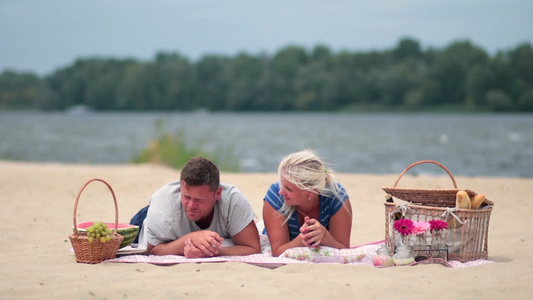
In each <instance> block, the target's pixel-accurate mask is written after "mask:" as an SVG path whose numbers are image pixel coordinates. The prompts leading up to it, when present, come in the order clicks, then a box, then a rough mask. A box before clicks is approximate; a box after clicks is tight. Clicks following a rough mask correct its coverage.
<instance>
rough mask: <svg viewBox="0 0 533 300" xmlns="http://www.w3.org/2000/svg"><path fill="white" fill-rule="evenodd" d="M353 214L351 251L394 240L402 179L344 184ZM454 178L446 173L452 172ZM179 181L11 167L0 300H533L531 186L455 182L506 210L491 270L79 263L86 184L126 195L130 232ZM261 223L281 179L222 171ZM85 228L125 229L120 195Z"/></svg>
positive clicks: (345, 177)
mask: <svg viewBox="0 0 533 300" xmlns="http://www.w3.org/2000/svg"><path fill="white" fill-rule="evenodd" d="M337 175H338V178H339V179H340V181H341V183H342V184H343V185H344V186H345V187H346V189H347V190H348V192H349V194H350V198H351V201H352V206H353V208H354V216H353V217H354V222H353V229H352V237H351V243H352V245H358V244H363V243H368V242H373V241H377V240H381V239H383V238H384V205H383V200H384V192H383V190H382V189H381V187H383V186H391V185H392V184H393V183H394V181H395V179H396V178H397V176H398V175H397V174H390V175H371V174H337ZM444 175H446V174H444ZM444 175H443V176H440V177H426V176H420V177H412V176H409V175H406V176H404V177H403V178H402V180H401V182H400V186H403V187H416V188H452V183H451V180H450V178H449V177H448V176H447V175H446V176H444ZM178 176H179V172H178V171H176V170H172V169H169V168H166V167H161V166H154V165H79V164H55V163H54V164H50V163H28V162H6V161H0V197H1V200H0V213H1V214H2V222H1V224H2V225H1V226H2V227H1V233H0V239H1V243H2V245H3V249H4V250H2V257H1V259H0V299H148V298H153V299H337V298H338V299H391V298H395V299H453V298H461V299H527V298H531V295H532V293H533V287H532V285H531V282H533V272H532V270H533V251H532V248H533V239H532V237H533V236H532V230H531V227H530V226H529V225H530V220H531V216H532V213H533V211H532V209H531V208H532V207H533V205H532V203H531V202H532V201H533V199H532V197H531V195H533V179H532V178H487V177H456V178H455V179H456V181H457V183H458V186H459V188H468V189H471V190H474V191H476V192H478V193H484V194H485V195H487V198H488V199H490V200H492V201H493V202H494V203H495V207H494V210H493V212H492V214H491V219H490V227H489V243H488V244H489V260H491V261H494V263H492V264H485V265H481V266H474V267H468V268H448V267H445V266H442V265H438V264H430V265H418V266H412V267H393V268H387V269H378V268H373V267H369V266H363V265H358V266H354V265H342V264H307V265H298V264H291V265H286V266H283V267H279V268H275V269H269V268H264V267H258V266H254V265H249V264H244V263H229V262H227V263H203V264H179V265H172V266H157V265H152V264H144V263H141V264H127V263H102V264H97V265H87V264H79V263H76V261H75V256H74V254H73V253H71V252H70V249H71V244H70V241H69V239H68V235H69V234H70V232H71V228H72V226H73V207H74V202H75V198H76V195H77V193H78V191H79V189H80V188H81V186H82V185H83V184H84V183H85V182H86V181H87V180H88V179H91V178H102V179H104V180H106V181H107V182H109V183H110V184H111V186H112V187H113V190H114V191H115V193H116V196H117V199H118V206H119V222H125V223H126V222H129V220H130V218H131V217H132V216H133V215H134V214H135V213H136V212H137V210H138V209H139V208H141V207H142V206H144V205H146V204H147V202H148V198H149V196H150V194H151V193H152V192H153V191H155V190H156V189H157V188H159V187H160V186H162V185H163V184H165V183H167V182H169V181H172V180H175V179H177V178H178ZM221 179H222V181H224V182H228V183H232V184H235V185H237V186H238V187H239V188H240V189H241V190H242V191H243V192H244V194H245V195H246V196H247V197H248V199H249V200H250V202H251V204H252V206H253V208H254V210H255V211H256V213H257V214H258V216H260V215H261V205H262V197H263V196H264V193H265V192H266V188H267V187H268V186H269V185H270V183H272V182H274V181H275V180H276V174H274V173H269V174H233V173H223V174H222V178H221ZM77 218H78V219H77V220H78V221H94V220H103V221H108V220H111V221H113V220H114V209H113V201H112V197H111V193H110V192H109V190H108V189H107V188H106V187H105V185H103V184H101V183H99V182H94V183H91V184H90V185H89V186H88V187H87V188H86V189H85V191H84V192H83V193H82V197H81V199H80V204H79V206H78V211H77Z"/></svg>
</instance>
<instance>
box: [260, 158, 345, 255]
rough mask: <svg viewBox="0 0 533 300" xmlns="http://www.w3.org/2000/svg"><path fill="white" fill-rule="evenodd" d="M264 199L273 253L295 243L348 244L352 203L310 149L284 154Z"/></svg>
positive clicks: (317, 244)
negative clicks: (276, 177) (276, 174)
mask: <svg viewBox="0 0 533 300" xmlns="http://www.w3.org/2000/svg"><path fill="white" fill-rule="evenodd" d="M278 175H279V182H276V183H274V184H272V185H271V186H270V188H269V190H268V192H267V194H266V196H265V199H264V202H263V220H264V223H265V230H266V232H265V233H266V234H267V235H268V238H269V240H270V246H271V248H272V255H274V256H279V255H280V254H282V253H283V252H284V251H285V250H287V249H290V248H294V247H302V246H307V247H318V246H321V245H322V246H328V247H332V248H337V249H342V248H349V247H350V234H351V229H352V207H351V205H350V199H349V197H348V195H347V193H346V191H345V189H344V188H343V187H342V186H341V185H340V184H339V183H337V182H335V181H334V179H333V174H332V171H331V170H328V169H326V167H325V166H324V163H323V162H322V161H321V159H320V158H319V157H318V156H317V155H316V154H315V153H314V152H313V151H312V150H303V151H300V152H296V153H292V154H290V155H288V156H286V157H285V158H284V159H283V160H282V161H281V163H280V165H279V168H278Z"/></svg>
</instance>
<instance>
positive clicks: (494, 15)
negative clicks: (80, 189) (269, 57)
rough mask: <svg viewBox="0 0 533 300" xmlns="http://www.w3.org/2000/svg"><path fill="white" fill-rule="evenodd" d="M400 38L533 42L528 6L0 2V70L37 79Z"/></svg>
mask: <svg viewBox="0 0 533 300" xmlns="http://www.w3.org/2000/svg"><path fill="white" fill-rule="evenodd" d="M402 37H411V38H414V39H416V40H418V41H419V42H420V43H421V45H422V47H423V48H424V49H426V48H427V47H436V48H442V47H445V46H447V45H449V44H450V43H451V42H453V41H457V40H464V39H469V40H470V41H471V42H473V43H474V44H475V45H477V46H479V47H482V48H483V49H485V50H486V51H488V52H489V54H494V53H496V51H498V50H509V49H512V48H515V47H516V46H518V45H519V44H521V43H524V42H529V43H531V44H533V1H531V0H517V1H513V0H510V1H503V0H419V1H415V0H405V1H402V0H391V1H377V0H376V1H369V0H365V1H362V0H346V1H338V0H329V1H312V0H306V1H304V0H295V1H291V0H286V1H277V0H270V1H262V0H242V1H230V0H227V1H211V0H209V1H201V0H190V1H189V0H184V1H177V0H176V1H171V0H151V1H137V0H128V1H126V0H91V1H73V0H12V1H8V0H0V38H1V40H0V71H2V70H5V69H14V70H17V71H32V72H36V73H38V74H40V75H45V74H49V73H51V72H52V71H54V70H56V69H58V68H62V67H65V66H68V65H70V64H72V63H73V62H74V61H75V60H76V59H77V58H86V57H94V56H98V57H114V58H126V57H129V58H136V59H139V60H150V59H153V57H154V55H155V54H156V53H157V52H159V51H166V52H169V51H171V52H179V53H181V54H182V55H185V56H187V57H189V58H190V59H192V60H195V59H198V58H200V57H201V56H203V55H206V54H217V55H222V54H224V55H230V56H232V55H236V54H237V53H239V52H241V51H246V52H248V53H249V54H252V55H255V54H258V53H261V52H266V53H268V54H272V53H275V52H276V51H278V50H280V49H281V48H283V47H285V46H288V45H299V46H302V47H305V48H307V49H312V47H314V46H315V45H317V44H322V45H326V46H328V47H330V49H332V50H333V51H339V50H348V51H368V50H383V49H390V48H393V47H395V46H396V45H397V43H398V41H399V40H400V39H401V38H402Z"/></svg>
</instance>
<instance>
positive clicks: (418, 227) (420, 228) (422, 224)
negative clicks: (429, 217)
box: [412, 221, 431, 234]
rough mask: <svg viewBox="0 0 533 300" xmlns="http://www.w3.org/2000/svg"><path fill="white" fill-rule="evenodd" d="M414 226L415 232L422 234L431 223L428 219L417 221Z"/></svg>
mask: <svg viewBox="0 0 533 300" xmlns="http://www.w3.org/2000/svg"><path fill="white" fill-rule="evenodd" d="M413 226H414V228H413V232H412V233H413V234H422V233H424V232H426V230H428V229H429V228H430V227H431V225H430V224H429V223H428V222H426V221H416V222H414V223H413Z"/></svg>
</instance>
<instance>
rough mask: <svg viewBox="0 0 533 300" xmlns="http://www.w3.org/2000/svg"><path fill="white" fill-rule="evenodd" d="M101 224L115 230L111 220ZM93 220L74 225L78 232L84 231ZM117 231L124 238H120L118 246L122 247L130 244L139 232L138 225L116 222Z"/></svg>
mask: <svg viewBox="0 0 533 300" xmlns="http://www.w3.org/2000/svg"><path fill="white" fill-rule="evenodd" d="M102 223H103V224H106V225H107V227H108V228H110V229H111V230H115V223H111V222H102ZM93 224H94V222H81V223H78V225H77V226H76V227H77V228H78V231H79V232H86V231H87V228H89V227H91V225H93ZM117 233H118V234H120V235H121V236H123V237H124V240H122V243H121V244H120V246H119V249H120V248H124V247H126V246H128V245H129V244H131V243H132V242H133V241H134V240H135V238H136V237H137V234H139V226H137V225H131V224H127V223H118V224H117Z"/></svg>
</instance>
